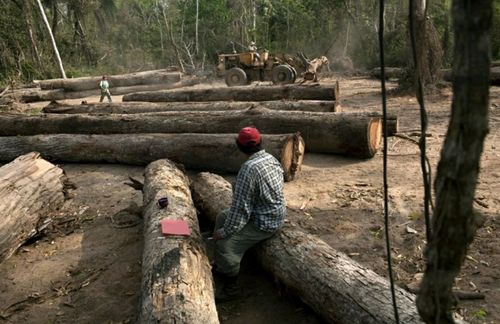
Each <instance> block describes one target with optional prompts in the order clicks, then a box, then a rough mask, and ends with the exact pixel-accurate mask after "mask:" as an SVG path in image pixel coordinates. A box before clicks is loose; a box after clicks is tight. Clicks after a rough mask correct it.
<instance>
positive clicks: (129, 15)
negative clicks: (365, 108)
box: [0, 0, 500, 82]
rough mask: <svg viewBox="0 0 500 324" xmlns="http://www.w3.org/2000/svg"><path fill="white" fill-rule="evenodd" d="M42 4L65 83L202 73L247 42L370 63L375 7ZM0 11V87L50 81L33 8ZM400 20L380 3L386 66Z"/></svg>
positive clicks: (499, 27)
mask: <svg viewBox="0 0 500 324" xmlns="http://www.w3.org/2000/svg"><path fill="white" fill-rule="evenodd" d="M197 2H198V5H199V6H198V15H197V7H196V4H197ZM43 4H44V6H45V12H46V14H47V17H48V19H49V22H50V24H51V26H52V28H54V34H55V38H56V42H57V45H58V48H59V52H60V53H61V57H62V60H63V64H64V67H65V70H66V73H67V75H68V76H70V77H71V76H72V77H76V76H82V75H96V74H103V73H106V74H111V73H125V72H130V71H137V70H144V69H151V68H162V67H167V66H169V65H178V66H179V65H182V66H183V67H184V68H185V69H186V70H187V71H195V70H199V69H201V68H202V67H203V68H204V69H206V70H211V69H212V68H213V65H214V64H215V62H216V58H217V54H219V53H223V52H229V51H231V50H232V46H231V42H233V43H234V44H235V48H236V50H238V51H240V50H244V49H245V48H246V47H247V46H248V44H249V42H250V41H251V40H256V42H257V45H258V47H259V48H260V49H264V48H265V49H268V50H269V51H271V52H273V53H277V52H286V53H290V54H295V53H297V52H303V53H304V54H306V55H307V56H309V57H316V56H320V55H326V56H327V57H328V58H329V59H330V60H331V61H334V60H335V59H337V58H342V57H343V56H344V55H345V56H348V57H350V58H351V59H352V61H353V62H354V66H355V67H356V68H358V69H370V68H372V67H374V66H378V64H379V63H378V62H379V58H378V52H379V48H378V34H377V30H378V2H376V1H355V0H332V1H323V0H43ZM450 4H451V0H445V1H438V2H430V8H429V16H430V18H431V19H432V20H433V22H434V24H435V26H436V29H437V31H438V34H439V36H440V38H441V44H442V46H443V49H444V52H445V65H449V63H450V62H451V53H452V41H453V37H452V36H453V34H452V33H453V29H452V26H451V18H450V17H451V14H450ZM0 6H1V8H2V9H3V10H2V11H1V12H0V82H5V80H9V79H22V80H25V81H28V80H32V79H35V78H53V77H59V72H58V68H57V64H56V61H55V58H54V54H53V50H52V47H51V44H50V40H49V37H48V34H47V30H46V29H45V26H44V24H43V23H42V20H41V16H40V13H39V11H38V6H36V2H35V1H23V0H0ZM494 6H495V15H494V17H493V28H492V54H493V58H494V59H500V3H499V2H495V4H494ZM407 18H408V9H407V4H406V3H405V2H401V1H396V0H387V1H386V14H385V50H386V52H385V53H386V64H387V65H388V66H406V65H407V64H408V62H409V61H411V60H410V56H409V49H408V31H407V20H408V19H407ZM30 24H31V26H32V33H31V36H30V33H29V26H30ZM13 31H15V32H13ZM196 35H198V37H196ZM197 42H198V43H197ZM34 45H36V46H34ZM35 47H36V48H35Z"/></svg>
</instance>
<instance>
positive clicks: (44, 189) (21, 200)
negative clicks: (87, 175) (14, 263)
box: [0, 152, 65, 262]
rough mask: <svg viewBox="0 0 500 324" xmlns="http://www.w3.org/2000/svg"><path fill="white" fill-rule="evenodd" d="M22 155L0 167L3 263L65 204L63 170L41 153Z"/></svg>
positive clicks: (0, 226) (0, 219)
mask: <svg viewBox="0 0 500 324" xmlns="http://www.w3.org/2000/svg"><path fill="white" fill-rule="evenodd" d="M19 155H20V154H19ZM19 155H16V156H15V157H16V159H15V160H14V161H12V162H11V163H9V164H6V165H4V166H3V167H1V168H0V262H1V261H3V260H5V259H7V258H9V257H10V256H11V255H12V254H13V253H14V252H15V251H16V250H17V249H18V248H19V247H20V246H21V245H22V244H23V243H24V242H26V241H27V240H28V239H30V238H31V237H33V236H35V235H36V234H38V233H39V232H40V230H41V229H43V227H44V226H46V225H47V224H48V223H50V213H51V212H53V211H55V210H56V209H58V208H59V207H60V206H61V205H62V203H63V202H64V184H63V182H64V179H65V176H64V173H63V170H62V169H60V168H58V167H56V166H55V165H53V164H51V163H49V162H47V161H45V160H43V159H42V158H40V155H39V154H38V153H34V152H33V153H28V154H26V155H23V156H19ZM17 156H19V157H17ZM7 160H11V159H7Z"/></svg>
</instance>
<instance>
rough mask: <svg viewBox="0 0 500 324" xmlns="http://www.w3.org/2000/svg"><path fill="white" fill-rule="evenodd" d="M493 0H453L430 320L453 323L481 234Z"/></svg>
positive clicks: (430, 264)
mask: <svg viewBox="0 0 500 324" xmlns="http://www.w3.org/2000/svg"><path fill="white" fill-rule="evenodd" d="M491 18H492V1H491V0H476V1H474V2H473V1H462V0H455V1H454V2H453V21H454V29H455V49H454V55H455V58H454V62H453V80H454V81H453V103H452V113H451V119H450V124H449V126H448V132H447V134H446V140H445V142H444V146H443V149H442V151H441V159H440V161H439V164H438V170H437V175H436V180H435V183H434V186H435V191H436V210H435V213H434V217H433V219H432V236H431V238H430V240H429V245H428V247H427V252H426V257H427V268H426V270H425V275H424V278H423V281H422V284H421V287H420V293H419V296H418V299H417V306H418V310H419V313H420V315H421V316H422V318H423V319H424V321H425V322H426V323H453V319H452V316H451V312H450V309H451V307H452V306H453V304H454V299H453V298H452V293H451V288H452V285H453V283H454V279H455V277H456V276H457V274H458V273H459V271H460V267H461V264H462V263H463V261H464V259H465V255H466V252H467V248H468V246H469V244H470V243H471V242H472V240H473V238H474V235H475V230H476V227H475V216H474V211H473V209H472V203H473V199H474V192H475V189H476V182H477V178H478V174H479V162H480V158H481V153H482V151H483V144H484V138H485V137H486V134H487V133H488V106H489V105H488V98H489V73H490V72H489V71H490V59H491V58H490V27H491Z"/></svg>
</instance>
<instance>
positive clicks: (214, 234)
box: [212, 229, 224, 241]
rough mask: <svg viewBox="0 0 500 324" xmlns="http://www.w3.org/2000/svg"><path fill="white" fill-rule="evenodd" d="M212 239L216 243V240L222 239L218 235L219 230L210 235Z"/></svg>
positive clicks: (219, 234)
mask: <svg viewBox="0 0 500 324" xmlns="http://www.w3.org/2000/svg"><path fill="white" fill-rule="evenodd" d="M212 238H213V239H214V241H218V240H221V239H223V238H224V237H223V236H222V234H221V233H220V229H218V230H216V231H214V233H213V234H212Z"/></svg>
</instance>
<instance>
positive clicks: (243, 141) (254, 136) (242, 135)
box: [237, 127, 260, 147]
mask: <svg viewBox="0 0 500 324" xmlns="http://www.w3.org/2000/svg"><path fill="white" fill-rule="evenodd" d="M237 141H238V143H239V144H240V145H242V146H245V147H254V146H257V145H259V144H260V132H259V130H258V129H257V128H255V127H244V128H242V129H241V130H240V132H239V133H238V139H237Z"/></svg>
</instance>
